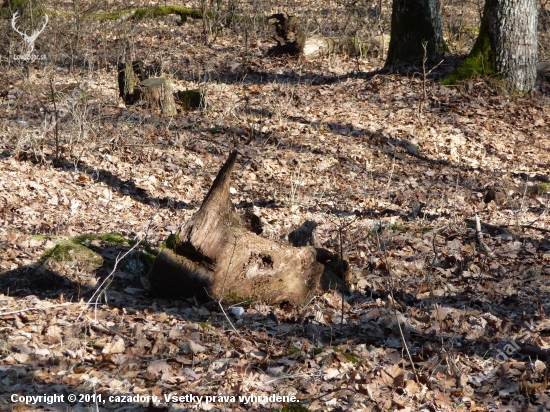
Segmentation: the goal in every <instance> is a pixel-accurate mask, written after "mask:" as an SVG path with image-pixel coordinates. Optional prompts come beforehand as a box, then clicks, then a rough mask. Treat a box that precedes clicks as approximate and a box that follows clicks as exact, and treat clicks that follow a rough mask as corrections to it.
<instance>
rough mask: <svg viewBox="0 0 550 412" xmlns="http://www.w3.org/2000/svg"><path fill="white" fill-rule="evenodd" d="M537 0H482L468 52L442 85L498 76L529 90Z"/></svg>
mask: <svg viewBox="0 0 550 412" xmlns="http://www.w3.org/2000/svg"><path fill="white" fill-rule="evenodd" d="M537 16H538V9H537V0H486V1H485V9H484V11H483V18H482V20H481V27H480V29H479V35H478V38H477V40H476V43H475V45H474V47H473V48H472V51H471V52H470V54H469V55H468V57H467V58H466V59H465V60H464V61H463V62H462V63H461V65H460V66H459V67H457V69H456V70H455V71H454V73H453V74H452V75H451V76H449V78H447V79H445V81H444V82H443V84H454V83H456V82H457V81H460V80H465V79H468V78H470V77H474V76H480V75H500V76H502V77H503V78H504V79H505V80H506V83H507V86H508V87H509V88H511V89H516V90H520V91H523V92H528V91H530V90H531V89H532V88H533V86H534V85H535V80H536V76H537V62H538V54H537V48H538V43H537Z"/></svg>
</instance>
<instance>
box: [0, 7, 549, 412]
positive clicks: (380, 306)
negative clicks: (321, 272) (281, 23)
mask: <svg viewBox="0 0 550 412" xmlns="http://www.w3.org/2000/svg"><path fill="white" fill-rule="evenodd" d="M5 23H6V24H7V22H5ZM175 23H176V19H175V18H174V16H166V17H162V18H158V19H155V20H154V21H145V22H140V23H138V26H139V25H143V27H142V31H140V32H139V36H137V35H136V37H135V38H134V42H135V44H134V53H135V55H136V56H138V57H140V58H142V59H144V60H145V62H146V64H147V65H153V66H154V65H155V64H157V65H160V67H161V68H162V71H163V73H164V75H165V76H166V77H169V78H170V80H171V81H172V84H173V87H174V89H175V90H185V89H197V88H202V89H203V90H204V91H205V93H206V101H207V107H206V108H205V109H204V110H196V111H181V112H180V113H178V115H176V116H174V117H171V118H164V117H160V116H159V114H158V113H155V112H151V111H150V110H147V109H145V108H143V107H139V106H128V107H127V106H125V105H124V104H123V103H122V101H121V100H120V99H119V98H118V85H117V72H116V65H115V66H113V65H112V64H111V65H110V66H109V65H106V66H105V67H100V68H99V69H95V70H87V69H86V68H78V69H77V70H76V71H75V72H73V73H69V72H68V71H67V70H65V69H63V68H59V70H57V72H56V74H55V76H54V78H53V83H54V84H55V85H56V88H58V89H60V90H61V88H62V87H63V86H62V85H70V84H74V83H76V84H78V85H79V86H78V87H77V88H76V89H75V88H74V86H71V87H70V89H71V90H70V92H65V93H64V94H61V93H60V94H56V96H58V97H56V105H57V109H58V110H59V121H58V129H57V133H58V136H59V140H60V147H59V153H60V158H61V161H60V162H57V164H56V162H55V156H56V147H55V144H54V142H55V133H56V130H55V127H53V123H52V115H51V113H54V106H53V102H52V95H53V94H52V93H51V92H49V87H50V86H49V78H50V77H48V76H47V75H46V74H45V71H41V70H40V69H37V70H31V71H30V72H28V71H27V69H23V68H17V67H11V68H7V69H6V70H3V73H2V75H1V76H2V81H1V82H0V84H2V87H3V89H0V293H2V294H1V295H0V410H9V409H10V408H11V410H17V411H24V410H34V409H39V408H40V409H41V410H52V411H61V410H69V408H70V409H71V410H76V411H90V410H94V411H95V410H101V411H103V410H113V411H114V410H117V411H118V410H127V411H130V410H132V411H133V410H147V411H154V410H187V409H192V408H193V409H198V410H213V411H214V410H219V411H241V410H276V409H280V408H286V409H283V410H301V409H299V408H297V407H296V405H295V404H294V406H292V405H290V403H289V401H297V402H300V404H301V405H303V407H305V408H307V409H308V410H311V411H315V410H322V411H331V410H333V411H342V410H352V411H394V410H399V411H418V410H425V411H446V410H464V411H466V410H470V411H492V412H496V411H524V410H529V411H531V410H532V411H548V410H550V398H549V396H550V391H549V390H548V389H547V386H548V385H547V383H548V378H547V376H548V369H547V368H548V366H547V362H548V360H549V359H550V358H549V355H550V353H549V349H550V319H549V318H548V314H549V313H550V298H549V295H548V294H547V293H548V292H549V291H550V215H549V213H548V208H549V206H550V140H549V136H550V106H549V103H550V97H549V95H548V90H549V89H548V84H545V83H544V82H539V83H538V84H537V87H536V89H535V91H534V92H533V93H531V94H530V95H527V96H523V95H518V94H515V95H511V96H510V95H507V94H506V93H504V92H500V91H498V90H494V89H492V88H490V87H489V85H488V84H487V81H486V80H487V79H479V80H473V81H471V82H468V83H465V84H461V85H459V86H456V87H440V86H439V85H438V84H437V80H438V79H440V78H441V77H442V76H443V75H444V74H445V73H449V71H450V70H451V69H452V67H451V66H450V64H451V63H453V64H454V61H455V60H453V59H451V58H449V59H447V60H446V61H445V62H444V63H443V64H441V65H440V66H439V67H438V68H437V70H436V71H434V72H432V73H431V74H430V77H429V78H428V79H427V81H426V97H425V98H424V94H423V84H424V82H423V79H422V76H421V75H420V73H421V68H417V69H411V70H410V71H409V72H408V73H405V74H398V73H382V72H379V71H378V70H379V69H381V68H382V67H383V63H384V62H383V60H382V59H381V58H379V57H377V56H367V57H361V58H353V57H348V56H344V55H332V56H327V57H319V58H316V59H313V60H305V59H303V58H299V59H296V58H266V57H264V53H265V51H266V50H267V49H268V48H269V47H270V46H271V45H272V44H271V41H270V39H269V37H268V36H266V37H264V38H263V39H258V41H255V43H254V44H248V47H246V48H245V47H244V46H243V45H242V44H243V40H242V37H239V35H238V34H236V33H233V32H231V31H227V32H224V35H223V36H221V37H220V38H218V39H217V40H216V42H214V43H213V44H212V45H210V46H205V45H203V43H204V42H202V43H201V41H202V40H201V30H202V29H203V28H202V23H201V22H200V21H198V22H189V23H188V24H184V25H181V26H178V25H176V24H175ZM3 24H4V23H3ZM151 30H154V31H153V32H152V33H154V36H152V35H151ZM140 36H141V37H140ZM162 42H167V43H170V44H177V47H174V48H173V49H170V53H168V52H167V51H166V50H163V46H162ZM151 50H154V51H155V52H151ZM159 62H160V63H159ZM545 93H546V94H545ZM44 110H46V111H47V112H48V113H49V114H45V112H44ZM232 149H237V150H238V151H239V153H240V157H239V160H238V165H237V167H236V169H235V172H234V173H233V189H234V190H232V198H233V202H234V204H235V205H236V207H237V210H238V211H239V213H241V214H245V212H246V211H247V210H252V211H253V212H254V213H255V214H256V215H257V216H259V217H260V218H261V220H262V223H263V233H262V234H261V236H264V237H266V238H269V239H272V240H276V241H278V242H285V241H286V240H285V235H286V234H288V233H289V232H290V231H291V230H293V229H295V228H296V227H297V226H299V225H300V224H301V223H303V222H304V221H305V220H315V221H316V222H318V223H319V226H318V228H317V229H316V232H317V238H318V241H319V243H320V244H321V245H322V246H323V247H325V248H327V249H330V250H331V251H334V252H340V250H342V252H343V255H344V256H345V258H346V259H347V260H348V261H349V262H350V266H351V270H350V273H349V276H348V283H349V284H350V285H351V287H350V292H349V293H348V294H346V295H345V311H344V322H343V324H342V313H341V309H340V308H341V299H342V297H341V295H340V293H337V292H331V293H327V294H325V295H322V296H314V297H313V298H312V299H311V301H310V302H308V303H307V304H306V305H303V306H300V307H292V306H290V305H283V306H281V307H280V306H276V307H273V306H269V305H266V304H265V303H264V302H233V305H227V306H226V307H225V312H226V313H223V312H222V311H221V310H220V308H219V307H218V306H217V305H214V304H212V303H209V304H201V303H200V302H197V301H195V300H193V299H190V300H185V301H166V300H158V299H154V298H153V297H152V296H151V293H150V292H149V290H148V284H147V278H146V268H144V265H143V264H141V263H139V262H140V261H138V260H137V258H136V257H135V256H137V255H134V257H132V256H130V257H129V258H128V260H127V261H126V262H125V261H123V262H121V263H120V264H119V265H118V266H117V268H116V270H115V272H114V281H113V282H112V284H111V285H110V287H109V289H108V291H107V295H106V297H103V296H101V297H100V299H96V297H94V299H92V295H93V292H94V290H96V288H97V287H98V285H100V283H101V280H102V279H104V278H105V277H106V275H108V274H109V273H111V272H112V271H113V262H114V261H115V260H116V257H117V255H118V254H119V253H121V252H122V253H123V252H124V251H125V250H128V248H129V244H128V243H124V241H122V243H121V241H120V239H119V238H118V237H116V236H110V237H109V236H104V237H99V238H97V237H94V236H90V237H88V238H80V240H81V241H82V242H84V243H86V245H91V247H92V248H94V250H96V251H97V253H98V254H100V255H101V256H102V258H103V262H104V263H103V264H102V265H101V266H99V265H97V264H94V262H92V261H90V260H80V261H79V260H78V259H75V260H72V261H71V259H66V261H65V262H58V261H56V260H55V259H52V258H51V257H50V258H48V259H46V260H44V259H42V258H43V257H44V254H45V253H46V252H47V251H48V250H51V248H53V247H55V246H56V245H59V244H63V242H64V241H65V240H66V239H70V238H75V237H78V236H81V235H84V234H98V233H119V234H121V235H122V236H124V237H125V238H128V239H134V238H139V239H142V238H145V240H146V242H148V244H150V245H151V246H152V247H153V248H158V247H159V246H160V244H161V242H162V241H164V240H165V239H166V237H167V236H168V235H169V234H170V233H173V232H174V231H175V230H176V229H177V228H178V227H179V226H180V225H182V224H184V223H185V221H186V220H187V219H189V218H190V217H191V216H192V215H193V213H194V212H196V211H197V209H198V207H199V206H200V204H201V201H202V199H203V197H204V196H205V194H206V192H207V190H208V189H209V187H210V185H211V183H212V181H213V178H214V177H215V175H216V173H217V171H218V169H219V167H220V166H221V165H222V164H223V162H224V161H225V159H226V157H227V154H228V153H229V151H230V150H232ZM476 213H477V215H478V216H479V219H480V221H481V224H482V232H483V240H484V242H485V244H486V246H487V248H483V247H481V246H480V243H479V242H477V241H476V231H475V224H474V222H475V216H476ZM340 229H341V231H342V234H343V242H342V244H341V243H340V240H339V236H338V235H339V231H340ZM140 247H141V246H139V247H138V249H139V248H140ZM70 253H73V252H70ZM74 253H76V252H74ZM45 257H48V256H45ZM132 259H133V260H132ZM105 301H107V303H105ZM238 307H243V308H244V309H245V311H244V313H243V314H242V315H239V316H236V315H234V314H233V313H232V309H233V308H238ZM229 321H231V322H229ZM45 394H46V395H52V394H58V395H59V396H62V397H63V398H62V399H61V398H58V399H57V400H56V402H54V403H52V404H48V403H47V401H48V399H39V400H38V399H35V400H36V402H34V403H33V400H30V401H29V402H28V404H27V405H25V403H24V402H12V401H13V399H12V395H15V396H16V400H17V401H18V400H19V399H20V398H19V396H37V395H45ZM70 395H76V398H72V397H71V398H70V397H69V396H70ZM122 395H131V396H132V397H135V396H136V395H139V396H141V398H139V399H136V398H132V399H131V400H130V401H128V399H124V398H122V397H120V398H109V397H110V396H122ZM148 396H149V397H151V398H148ZM170 396H173V397H170ZM249 396H255V397H256V398H254V399H253V398H249ZM274 396H275V397H274ZM277 396H279V397H286V398H279V399H277V398H276V397H277ZM167 397H169V398H167ZM240 397H241V398H240ZM242 397H246V398H242ZM270 397H271V398H270ZM21 399H22V398H21ZM60 399H61V400H62V401H63V402H60ZM149 399H152V400H153V402H152V403H150V402H149ZM303 410H305V409H303Z"/></svg>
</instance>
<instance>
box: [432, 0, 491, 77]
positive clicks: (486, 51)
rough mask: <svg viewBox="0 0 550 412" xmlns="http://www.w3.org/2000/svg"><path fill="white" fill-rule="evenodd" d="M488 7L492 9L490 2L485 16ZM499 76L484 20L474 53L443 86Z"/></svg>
mask: <svg viewBox="0 0 550 412" xmlns="http://www.w3.org/2000/svg"><path fill="white" fill-rule="evenodd" d="M487 7H490V4H489V2H486V3H485V8H486V10H485V11H484V15H486V14H487ZM497 74H498V72H497V69H496V53H495V47H494V44H493V42H492V40H491V38H490V36H489V30H488V27H487V22H486V21H485V19H483V20H482V21H481V27H480V28H479V35H478V36H477V40H476V42H475V44H474V47H473V48H472V51H471V52H470V54H469V55H468V57H466V58H465V59H464V61H463V62H462V63H460V64H459V65H458V67H457V68H456V69H455V70H454V71H453V73H451V74H450V75H449V76H448V77H447V78H446V79H444V80H443V81H442V82H441V84H442V85H444V86H451V85H453V84H456V83H458V82H460V81H463V80H467V79H470V78H472V77H479V76H494V75H497Z"/></svg>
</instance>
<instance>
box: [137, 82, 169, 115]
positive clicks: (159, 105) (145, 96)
mask: <svg viewBox="0 0 550 412" xmlns="http://www.w3.org/2000/svg"><path fill="white" fill-rule="evenodd" d="M135 94H136V96H137V98H138V100H141V101H143V102H145V103H146V105H147V107H149V108H151V109H158V110H160V111H161V112H162V114H163V115H164V116H174V115H175V114H176V113H177V111H176V103H175V101H174V96H173V95H172V87H171V86H170V82H169V81H168V79H165V78H164V77H156V78H151V79H146V80H143V81H142V82H141V83H140V85H139V87H137V88H136V91H135Z"/></svg>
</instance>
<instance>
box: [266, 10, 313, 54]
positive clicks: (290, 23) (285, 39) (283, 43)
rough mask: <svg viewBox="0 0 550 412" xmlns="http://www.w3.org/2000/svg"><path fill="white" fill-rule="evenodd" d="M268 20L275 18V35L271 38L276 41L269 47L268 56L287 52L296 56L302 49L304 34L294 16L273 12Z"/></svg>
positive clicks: (304, 40)
mask: <svg viewBox="0 0 550 412" xmlns="http://www.w3.org/2000/svg"><path fill="white" fill-rule="evenodd" d="M269 20H275V22H274V25H275V31H276V32H277V36H275V37H274V38H273V39H274V40H275V41H276V42H277V45H276V46H275V47H272V48H271V49H269V51H268V52H267V54H268V55H269V56H280V55H283V54H288V55H290V56H297V55H299V54H302V52H303V51H304V45H305V43H306V35H305V33H304V32H303V31H302V30H301V29H300V27H299V25H298V18H297V17H296V16H289V15H288V14H286V13H278V14H273V15H272V16H271V17H269Z"/></svg>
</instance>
